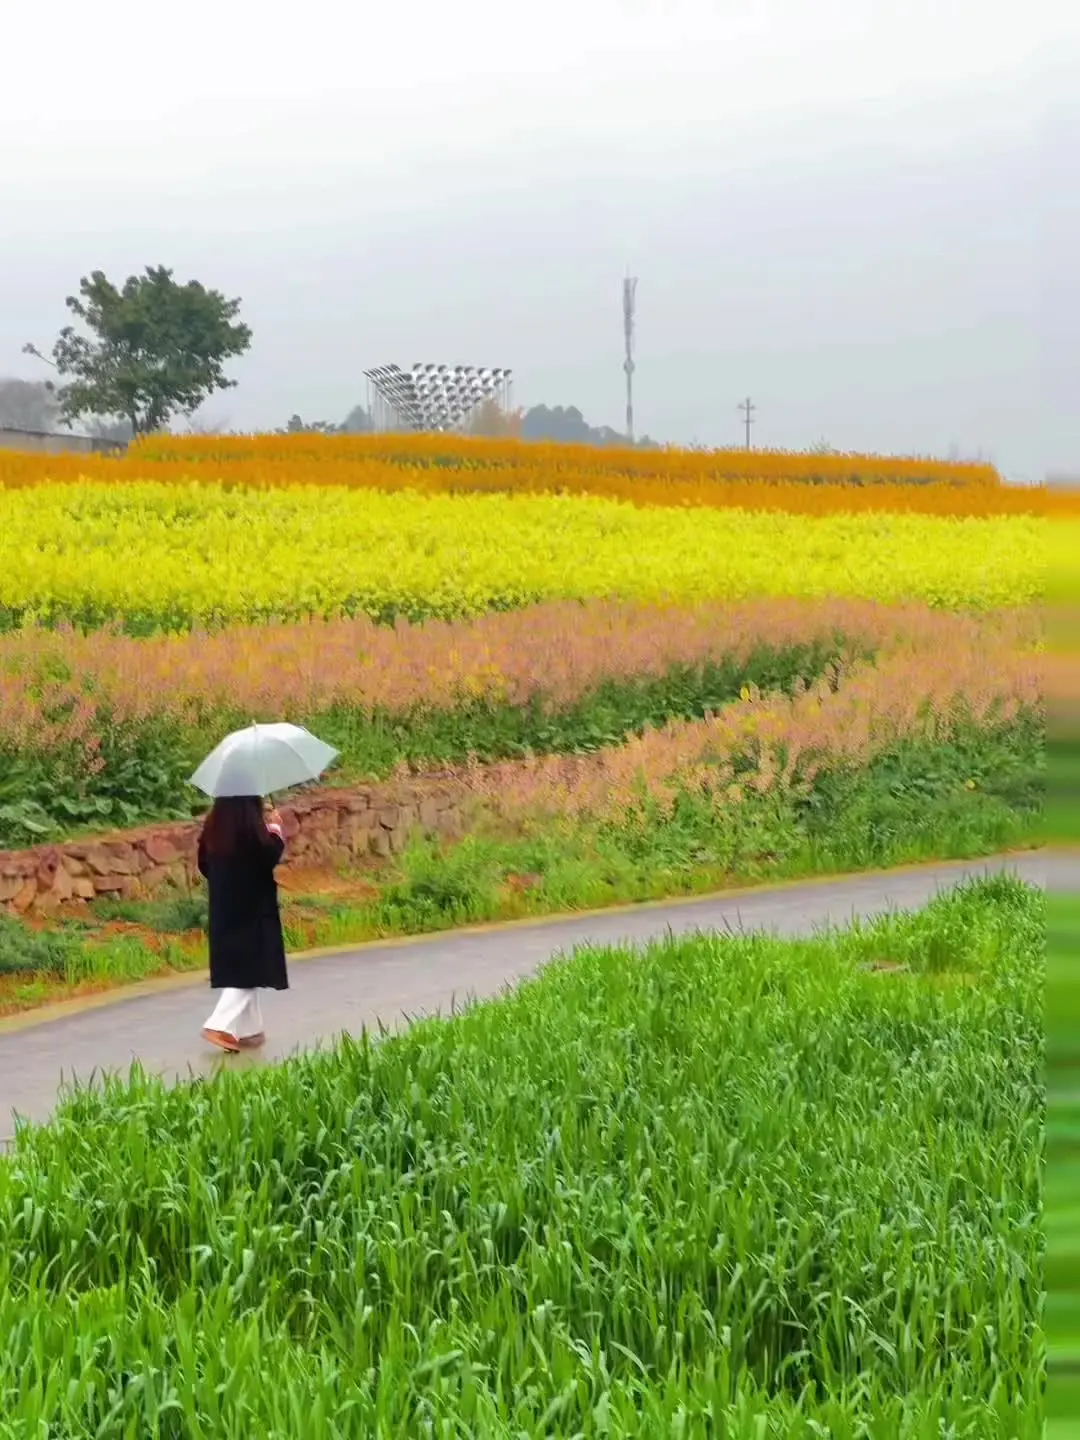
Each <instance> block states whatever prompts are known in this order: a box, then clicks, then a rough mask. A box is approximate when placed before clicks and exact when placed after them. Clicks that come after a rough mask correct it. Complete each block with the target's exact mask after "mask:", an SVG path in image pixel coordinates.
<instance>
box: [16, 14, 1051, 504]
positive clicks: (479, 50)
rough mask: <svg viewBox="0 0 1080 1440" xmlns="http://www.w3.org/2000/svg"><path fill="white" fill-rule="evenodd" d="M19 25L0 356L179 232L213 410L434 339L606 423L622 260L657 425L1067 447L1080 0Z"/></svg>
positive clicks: (642, 389) (287, 410) (265, 414)
mask: <svg viewBox="0 0 1080 1440" xmlns="http://www.w3.org/2000/svg"><path fill="white" fill-rule="evenodd" d="M1074 11H1076V12H1077V13H1076V14H1075V15H1074V13H1073V12H1074ZM39 17H40V18H39ZM3 29H4V35H3V48H4V56H5V65H4V77H3V84H2V86H0V123H2V124H3V132H2V133H3V135H4V137H5V138H4V140H3V142H2V143H0V374H5V373H6V374H21V375H24V376H27V377H33V375H34V373H35V372H34V369H33V362H32V361H30V360H29V359H27V358H26V357H24V356H22V355H21V353H20V351H21V347H22V344H23V342H24V341H26V340H28V339H32V340H34V341H36V342H37V343H38V344H39V345H41V346H42V347H43V348H46V347H47V346H48V345H49V344H51V341H52V339H53V337H54V335H55V332H56V330H57V329H58V328H59V326H60V325H61V324H63V323H64V318H65V312H64V308H63V298H64V296H65V294H67V293H69V292H70V291H72V290H73V289H74V288H76V286H77V284H78V279H79V276H80V275H82V274H84V273H86V272H87V271H89V270H91V269H94V268H101V269H104V270H105V271H106V272H107V273H109V274H110V275H111V276H114V277H115V278H117V279H122V278H123V276H124V275H126V274H128V273H130V272H131V271H133V270H136V269H141V268H142V267H143V266H144V265H146V264H158V263H164V264H167V265H171V266H173V267H174V268H175V270H176V272H177V276H178V278H181V279H187V278H191V277H195V278H198V279H200V280H203V281H204V282H206V283H207V284H210V285H214V286H217V287H220V288H222V289H224V290H226V291H227V292H228V293H229V294H230V295H232V294H236V295H240V296H241V297H242V298H243V302H244V303H243V314H244V316H245V318H246V319H247V320H248V321H249V323H250V324H251V325H252V327H253V329H254V332H255V338H254V344H253V346H252V350H251V353H250V355H249V356H248V357H247V358H245V359H244V360H243V361H242V362H241V363H240V364H238V365H237V366H236V367H235V369H234V371H233V373H234V374H235V375H236V378H237V379H238V380H239V381H240V385H239V388H238V389H237V390H235V391H232V392H229V393H228V394H226V395H223V396H220V397H217V398H216V399H215V400H213V401H212V402H211V403H210V405H209V407H208V409H207V418H208V419H210V420H214V421H216V422H217V423H219V424H222V425H228V426H229V427H230V428H233V427H256V426H274V425H279V424H283V423H284V422H285V421H286V420H287V418H288V416H289V415H290V414H291V413H293V412H294V411H299V412H300V413H301V414H303V415H304V416H305V418H307V419H323V418H325V419H333V420H338V419H341V418H342V417H343V416H344V415H345V413H346V412H347V411H348V410H349V408H350V407H351V406H352V405H353V404H354V403H356V402H357V401H362V400H363V399H364V398H365V382H364V380H363V371H364V369H365V368H367V367H369V366H372V365H377V364H384V363H388V362H390V361H396V362H397V363H399V364H403V365H408V364H411V363H413V362H414V361H418V360H435V361H441V362H447V363H468V364H479V365H508V366H511V367H512V368H513V370H514V374H515V387H514V393H515V399H516V401H517V402H518V403H521V404H526V405H527V404H533V403H537V402H540V401H543V402H545V403H548V404H553V405H554V404H576V405H578V406H579V407H580V408H581V409H582V410H583V411H584V412H585V415H586V417H587V419H589V420H590V421H591V422H592V423H608V424H612V425H619V424H620V423H621V419H622V412H623V395H622V385H623V377H622V370H621V363H622V355H621V335H620V328H621V315H620V286H621V280H622V277H623V275H624V274H625V273H626V271H627V268H628V267H629V268H630V269H631V270H632V272H633V273H634V274H636V275H637V276H638V277H639V282H640V283H639V289H638V306H639V323H638V372H637V385H638V390H637V417H638V428H639V430H645V431H648V432H649V433H650V434H652V435H654V436H655V437H657V438H659V439H663V440H675V441H690V440H699V441H702V442H706V443H712V444H717V443H728V442H734V441H737V440H738V439H739V438H740V433H741V432H740V428H739V423H740V422H739V415H738V412H737V410H736V405H737V403H738V401H739V400H740V399H741V397H742V396H743V395H745V394H746V393H747V392H749V393H750V394H751V395H752V396H753V398H754V400H755V402H756V403H757V406H758V426H757V431H756V436H757V440H758V442H759V443H760V444H763V445H768V444H772V445H784V446H805V445H810V444H814V443H815V442H817V441H819V440H822V439H824V440H827V441H829V442H830V443H832V444H834V445H838V446H843V447H847V448H868V449H882V450H905V451H934V452H946V451H948V450H949V448H950V447H953V446H955V447H956V448H957V449H959V450H960V451H961V452H963V453H975V452H979V451H981V452H983V453H986V454H989V455H991V456H992V457H993V458H995V459H996V460H997V461H998V463H999V464H1001V465H1002V466H1003V467H1004V468H1005V469H1006V470H1007V471H1008V472H1009V473H1011V474H1013V475H1015V476H1016V477H1017V478H1033V477H1035V476H1038V475H1041V474H1042V473H1043V472H1044V471H1045V470H1046V469H1048V468H1055V467H1061V468H1066V467H1071V468H1074V469H1080V411H1078V406H1077V404H1076V389H1077V386H1076V357H1077V354H1078V334H1077V331H1078V329H1080V293H1078V287H1077V260H1076V257H1077V256H1078V255H1080V200H1078V199H1077V196H1078V194H1080V189H1078V186H1077V178H1078V177H1077V171H1076V161H1075V156H1076V155H1077V153H1078V145H1080V118H1078V117H1080V107H1078V106H1077V102H1076V101H1075V100H1074V99H1073V98H1072V97H1073V96H1074V95H1075V93H1076V88H1077V87H1076V81H1075V77H1076V74H1077V68H1076V67H1077V65H1078V64H1080V5H1076V4H1075V0H1034V3H1030V0H1029V3H1028V4H1027V5H1025V6H1024V7H1023V9H1022V11H1020V12H1019V13H1018V10H1017V7H1016V6H1015V5H1013V4H1010V3H1006V0H873V3H867V0H816V3H810V0H739V3H733V0H575V3H571V0H546V3H545V4H543V5H521V4H518V5H514V4H512V3H507V0H503V3H500V4H495V3H493V0H457V3H454V4H448V3H443V0H438V3H437V0H409V3H408V4H401V5H394V4H387V5H386V6H385V7H383V8H382V9H381V10H380V9H376V7H374V6H371V5H366V4H355V3H354V4H348V5H347V4H344V3H333V0H307V3H305V4H304V5H302V6H296V5H290V6H285V5H280V4H269V5H265V4H264V5H261V6H256V5H254V4H253V3H249V4H246V5H241V4H240V3H238V0H185V4H184V5H183V6H182V7H180V8H179V9H178V8H175V7H168V8H161V7H154V6H149V5H147V4H146V3H145V0H97V3H96V4H95V5H93V6H89V7H88V6H84V5H76V4H75V3H74V0H60V3H59V4H56V3H54V4H53V5H52V6H48V7H44V8H43V9H42V10H41V11H37V10H35V9H33V8H32V7H30V6H28V5H23V6H20V7H19V8H18V10H17V11H13V12H12V13H5V15H4V26H3ZM20 56H21V57H23V61H22V62H20V61H19V59H18V58H17V57H20ZM12 57H16V61H15V63H14V64H13V63H12ZM16 137H18V138H16Z"/></svg>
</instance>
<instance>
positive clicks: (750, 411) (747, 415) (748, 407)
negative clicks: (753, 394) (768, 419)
mask: <svg viewBox="0 0 1080 1440" xmlns="http://www.w3.org/2000/svg"><path fill="white" fill-rule="evenodd" d="M735 408H736V410H741V411H742V413H743V425H744V426H745V427H746V448H747V450H752V449H753V448H754V447H753V445H752V444H751V441H750V429H751V427H752V426H753V423H754V411H755V410H756V409H757V406H756V405H755V404H754V402H753V401H752V400H751V399H750V396H749V395H747V397H746V399H745V400H744V401H743V402H742V404H741V405H736V407H735Z"/></svg>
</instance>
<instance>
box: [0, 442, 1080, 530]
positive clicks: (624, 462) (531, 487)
mask: <svg viewBox="0 0 1080 1440" xmlns="http://www.w3.org/2000/svg"><path fill="white" fill-rule="evenodd" d="M80 478H85V479H89V480H95V481H104V482H109V483H124V482H126V481H132V480H152V481H158V482H162V483H169V484H186V483H190V482H191V481H220V482H221V483H222V484H225V485H229V486H240V487H250V488H256V489H261V488H268V487H289V486H299V485H303V486H312V485H314V486H328V485H332V486H347V487H350V488H355V489H366V490H383V491H399V490H409V491H413V492H416V493H420V494H425V493H426V494H442V493H460V492H469V491H478V492H483V491H501V492H510V493H515V492H519V493H523V494H534V495H535V494H551V493H559V494H567V495H593V496H598V497H602V498H608V499H613V500H624V501H630V502H631V503H633V504H636V505H664V506H700V507H707V508H732V507H736V508H743V509H751V510H781V511H783V510H786V511H789V512H792V513H796V514H807V515H822V514H831V513H835V512H837V511H843V512H846V513H860V512H864V511H875V512H880V511H895V512H901V513H902V512H914V513H920V514H926V515H942V516H967V515H970V516H992V515H1050V516H1056V515H1061V516H1066V515H1076V514H1080V496H1078V495H1077V494H1076V493H1075V492H1073V491H1063V490H1058V489H1051V488H1047V487H1041V486H1031V487H1018V486H1008V485H1005V484H1003V483H1002V480H1001V477H1000V475H999V474H998V472H997V471H996V470H995V469H994V468H993V467H992V466H990V465H985V464H977V463H954V462H950V461H942V460H933V459H919V458H908V457H891V456H881V455H844V454H816V453H798V452H786V451H747V450H715V451H692V450H677V449H665V450H631V449H625V450H621V449H616V448H612V449H597V448H595V447H590V446H581V445H553V444H546V443H536V442H528V441H511V440H477V439H467V438H463V437H460V436H431V435H428V436H401V435H381V436H321V435H259V436H206V437H204V436H194V437H172V436H165V437H153V438H151V439H147V440H143V441H141V442H139V443H138V444H136V445H134V446H132V447H131V448H130V450H129V451H128V452H127V453H126V454H125V455H123V456H122V457H119V458H115V457H109V456H103V455H70V454H68V455H52V456H46V455H24V454H19V453H16V452H11V451H0V489H3V488H8V489H12V488H15V487H20V486H27V485H40V484H43V483H45V482H47V481H77V480H79V479H80Z"/></svg>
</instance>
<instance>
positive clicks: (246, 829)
mask: <svg viewBox="0 0 1080 1440" xmlns="http://www.w3.org/2000/svg"><path fill="white" fill-rule="evenodd" d="M269 838H270V832H269V831H268V830H267V828H266V820H265V818H264V816H263V802H262V801H261V800H260V799H259V797H258V795H223V796H221V797H220V798H219V799H217V800H215V801H214V803H213V805H212V807H211V809H210V813H209V815H207V817H206V819H205V820H204V821H203V828H202V843H203V845H204V846H205V847H206V851H207V854H209V855H213V856H215V857H216V858H217V859H219V860H231V859H232V858H233V857H234V856H236V855H243V854H245V853H246V852H248V853H249V852H250V851H252V850H254V849H255V848H256V847H257V846H259V845H262V844H264V843H265V842H266V841H267V840H269Z"/></svg>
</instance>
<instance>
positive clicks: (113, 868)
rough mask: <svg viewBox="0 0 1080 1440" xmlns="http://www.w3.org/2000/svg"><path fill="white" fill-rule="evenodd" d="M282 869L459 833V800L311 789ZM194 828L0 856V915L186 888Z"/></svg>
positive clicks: (298, 806) (400, 791) (397, 790)
mask: <svg viewBox="0 0 1080 1440" xmlns="http://www.w3.org/2000/svg"><path fill="white" fill-rule="evenodd" d="M280 808H281V818H282V820H283V822H284V831H285V841H286V846H285V859H284V861H283V868H287V867H288V866H289V865H290V864H291V865H303V866H308V867H311V866H329V865H334V864H339V863H346V862H348V861H356V860H359V859H361V858H363V857H367V856H383V857H385V856H390V855H394V854H397V853H399V852H400V851H401V850H402V849H403V848H404V847H405V844H406V842H407V841H408V839H409V837H410V835H411V834H412V833H413V832H414V831H417V830H420V831H423V832H425V833H428V834H432V835H441V836H450V835H458V834H460V833H461V830H462V829H463V813H462V805H461V797H460V794H455V792H454V791H453V790H452V789H451V788H450V787H448V786H446V787H439V786H432V785H431V784H426V785H423V786H420V785H411V784H409V783H407V782H406V783H402V784H397V785H393V786H389V785H388V786H372V787H369V788H365V789H355V790H317V791H311V792H309V793H308V794H306V795H303V796H301V797H299V798H297V799H296V800H294V801H293V803H292V804H290V805H282V806H281V807H280ZM198 836H199V822H198V821H180V822H178V823H176V824H169V825H153V826H147V827H146V828H145V829H142V830H126V831H123V832H119V833H116V834H112V835H103V836H101V837H100V838H98V837H95V838H94V839H92V840H82V841H70V842H68V841H64V842H62V843H60V844H55V845H38V846H35V847H34V848H33V849H30V850H0V910H5V911H7V912H8V913H14V914H20V915H21V914H37V915H48V914H55V913H56V912H57V911H59V910H61V909H76V908H78V906H80V905H82V904H85V902H86V901H88V900H93V899H95V898H96V897H97V896H100V895H113V896H116V897H118V898H121V899H135V898H142V897H148V896H151V895H153V894H154V893H155V892H157V891H160V890H162V889H165V888H167V887H170V886H175V887H183V888H187V887H190V886H191V885H193V884H195V883H196V882H197V881H198V879H199V876H198V870H197V867H196V863H195V854H196V846H197V843H198Z"/></svg>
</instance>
